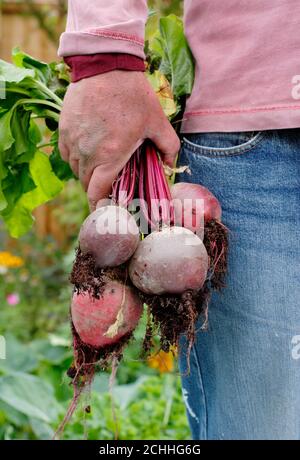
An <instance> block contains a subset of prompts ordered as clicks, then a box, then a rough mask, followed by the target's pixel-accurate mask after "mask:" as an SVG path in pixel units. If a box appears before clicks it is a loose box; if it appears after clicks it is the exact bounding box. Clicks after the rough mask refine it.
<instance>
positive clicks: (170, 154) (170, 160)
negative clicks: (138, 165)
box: [148, 116, 180, 167]
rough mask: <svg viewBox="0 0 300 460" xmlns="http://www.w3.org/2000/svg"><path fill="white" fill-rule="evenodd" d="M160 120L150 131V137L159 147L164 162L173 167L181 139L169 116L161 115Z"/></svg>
mask: <svg viewBox="0 0 300 460" xmlns="http://www.w3.org/2000/svg"><path fill="white" fill-rule="evenodd" d="M159 122H160V123H159V124H158V125H156V126H154V129H152V130H151V131H150V132H149V135H148V137H149V139H151V140H152V141H153V142H154V144H155V145H156V147H157V148H158V150H159V152H160V153H161V156H162V159H163V162H164V163H166V164H167V165H168V166H170V167H173V166H174V164H175V161H176V157H177V154H178V152H179V150H180V139H179V137H178V136H177V134H176V132H175V131H174V129H173V128H172V126H171V124H170V122H169V120H168V119H167V117H165V116H163V117H160V119H159Z"/></svg>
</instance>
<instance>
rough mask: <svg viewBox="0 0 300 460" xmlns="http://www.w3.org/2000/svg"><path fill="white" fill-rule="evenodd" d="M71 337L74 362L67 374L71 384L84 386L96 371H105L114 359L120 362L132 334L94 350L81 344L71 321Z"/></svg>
mask: <svg viewBox="0 0 300 460" xmlns="http://www.w3.org/2000/svg"><path fill="white" fill-rule="evenodd" d="M71 330H72V335H73V350H74V361H73V363H72V365H71V367H70V368H69V369H68V371H67V374H68V376H69V377H70V378H71V379H72V384H73V385H76V386H79V387H80V386H84V385H86V384H88V383H89V382H91V381H92V379H93V376H94V374H95V372H96V371H98V370H99V371H100V370H107V369H108V368H109V367H110V365H111V362H112V359H114V360H115V361H117V362H120V361H121V359H122V357H123V351H124V348H125V346H126V345H127V344H128V343H129V341H130V339H131V338H132V336H133V334H132V332H130V333H129V334H126V335H124V336H123V337H122V338H121V339H119V340H118V342H117V343H116V344H112V345H107V346H105V347H101V348H96V347H93V346H90V345H87V344H86V343H84V342H82V340H81V339H80V337H79V335H78V334H77V332H76V329H75V327H74V325H73V323H72V320H71Z"/></svg>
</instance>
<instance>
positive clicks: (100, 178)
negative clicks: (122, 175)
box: [87, 165, 119, 211]
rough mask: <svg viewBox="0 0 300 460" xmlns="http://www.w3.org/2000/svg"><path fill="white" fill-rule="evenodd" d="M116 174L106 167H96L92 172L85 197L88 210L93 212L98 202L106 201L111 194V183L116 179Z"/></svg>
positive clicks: (116, 172)
mask: <svg viewBox="0 0 300 460" xmlns="http://www.w3.org/2000/svg"><path fill="white" fill-rule="evenodd" d="M118 172H119V171H117V170H116V169H111V165H110V168H109V167H108V165H107V166H106V165H100V166H96V168H95V169H94V170H93V172H92V174H91V177H90V180H89V183H88V187H87V197H88V201H89V204H90V210H91V211H94V210H95V209H96V207H97V203H98V202H99V201H100V200H104V199H106V198H107V197H108V196H109V195H110V194H111V188H112V183H113V181H114V180H115V179H116V177H117V175H118Z"/></svg>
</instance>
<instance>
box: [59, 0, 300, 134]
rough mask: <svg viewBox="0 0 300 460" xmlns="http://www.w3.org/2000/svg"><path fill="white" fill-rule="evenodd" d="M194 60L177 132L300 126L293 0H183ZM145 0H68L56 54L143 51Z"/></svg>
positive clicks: (298, 13)
mask: <svg viewBox="0 0 300 460" xmlns="http://www.w3.org/2000/svg"><path fill="white" fill-rule="evenodd" d="M184 8H185V13H184V23H185V34H186V37H187V39H188V42H189V45H190V48H191V50H192V52H193V55H194V57H195V60H196V76H195V83H194V88H193V92H192V95H191V96H190V97H189V99H188V101H187V106H186V111H185V115H184V122H183V125H182V131H183V132H212V131H249V130H254V131H256V130H266V129H283V128H295V127H300V31H299V30H300V27H299V26H300V1H299V0H226V1H225V0H185V2H184ZM146 19H147V2H146V1H145V0H110V1H109V2H107V0H88V1H85V2H83V1H82V0H69V10H68V21H67V29H66V32H65V33H64V34H62V37H61V42H60V48H59V54H60V56H72V55H85V54H95V53H127V54H132V55H135V56H138V57H141V58H143V57H144V51H143V43H144V27H145V22H146Z"/></svg>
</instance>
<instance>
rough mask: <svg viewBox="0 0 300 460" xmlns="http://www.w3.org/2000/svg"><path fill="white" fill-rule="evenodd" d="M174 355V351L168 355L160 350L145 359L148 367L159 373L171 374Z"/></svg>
mask: <svg viewBox="0 0 300 460" xmlns="http://www.w3.org/2000/svg"><path fill="white" fill-rule="evenodd" d="M174 354H175V351H174V350H173V351H169V352H168V353H166V352H165V351H162V350H160V351H159V352H158V353H155V354H153V355H151V356H150V357H149V358H148V359H147V362H148V366H149V367H151V368H152V369H157V370H158V371H159V372H161V373H164V372H172V371H173V369H174Z"/></svg>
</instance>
